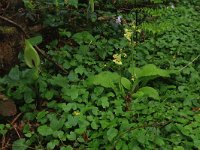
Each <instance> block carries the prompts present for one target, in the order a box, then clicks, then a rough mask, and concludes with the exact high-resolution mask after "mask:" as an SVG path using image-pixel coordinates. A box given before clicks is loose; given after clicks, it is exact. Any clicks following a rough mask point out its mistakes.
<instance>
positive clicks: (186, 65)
mask: <svg viewBox="0 0 200 150" xmlns="http://www.w3.org/2000/svg"><path fill="white" fill-rule="evenodd" d="M199 57H200V55H198V56H197V57H195V58H194V59H193V60H192V61H191V62H189V63H188V64H187V65H186V66H184V67H183V68H181V69H180V70H179V71H180V72H181V71H182V70H183V69H185V68H187V67H188V66H189V65H191V64H192V63H193V62H195V61H196V60H197V59H198V58H199Z"/></svg>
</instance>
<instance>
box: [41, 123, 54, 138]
mask: <svg viewBox="0 0 200 150" xmlns="http://www.w3.org/2000/svg"><path fill="white" fill-rule="evenodd" d="M37 131H38V132H39V134H41V135H42V136H48V135H51V134H53V130H52V129H51V128H50V127H48V126H47V125H42V126H39V127H38V129H37Z"/></svg>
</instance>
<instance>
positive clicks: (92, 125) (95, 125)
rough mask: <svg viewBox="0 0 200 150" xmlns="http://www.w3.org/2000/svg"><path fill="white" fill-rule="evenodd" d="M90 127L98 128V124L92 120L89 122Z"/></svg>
mask: <svg viewBox="0 0 200 150" xmlns="http://www.w3.org/2000/svg"><path fill="white" fill-rule="evenodd" d="M91 127H92V129H95V130H97V129H98V125H97V124H96V122H95V121H93V122H92V123H91Z"/></svg>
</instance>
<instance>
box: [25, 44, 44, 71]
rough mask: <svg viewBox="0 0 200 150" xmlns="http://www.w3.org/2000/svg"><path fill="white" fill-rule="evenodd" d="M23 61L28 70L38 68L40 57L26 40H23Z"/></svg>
mask: <svg viewBox="0 0 200 150" xmlns="http://www.w3.org/2000/svg"><path fill="white" fill-rule="evenodd" d="M24 60H25V63H26V64H27V66H29V67H30V68H36V69H38V68H39V65H40V57H39V55H38V53H37V51H36V50H35V48H34V47H33V46H32V44H31V43H30V42H29V41H28V40H25V49H24Z"/></svg>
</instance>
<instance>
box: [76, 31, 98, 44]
mask: <svg viewBox="0 0 200 150" xmlns="http://www.w3.org/2000/svg"><path fill="white" fill-rule="evenodd" d="M72 38H73V39H74V40H75V41H76V42H77V43H78V44H80V45H81V44H83V43H88V44H89V43H90V42H94V41H95V38H94V37H93V36H92V34H90V33H89V32H87V31H83V32H78V33H75V34H74V35H73V36H72Z"/></svg>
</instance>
